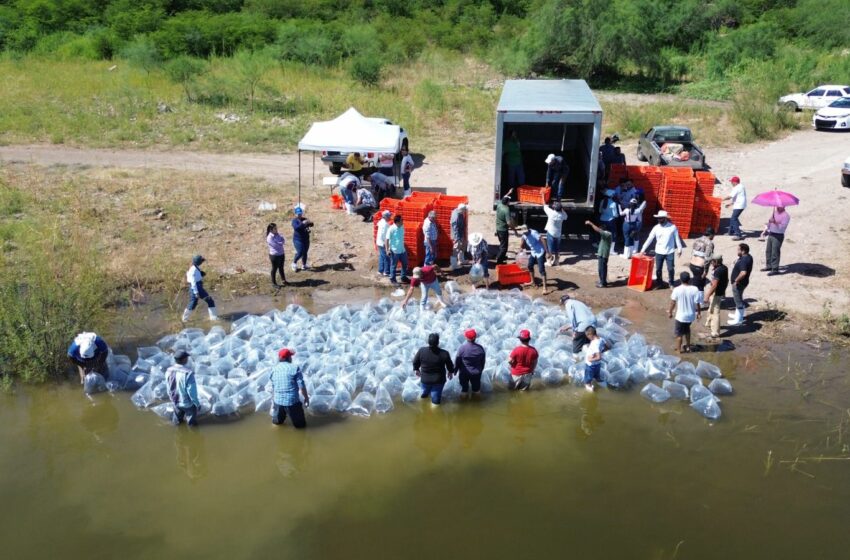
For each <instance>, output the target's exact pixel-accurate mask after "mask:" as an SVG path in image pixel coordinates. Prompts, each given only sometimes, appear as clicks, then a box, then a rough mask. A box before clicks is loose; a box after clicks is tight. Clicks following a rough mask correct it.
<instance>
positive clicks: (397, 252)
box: [386, 214, 410, 284]
mask: <svg viewBox="0 0 850 560" xmlns="http://www.w3.org/2000/svg"><path fill="white" fill-rule="evenodd" d="M386 251H387V253H389V255H390V284H398V282H397V281H396V270H397V267H398V266H399V265H401V281H402V282H404V283H407V282H410V280H409V279H408V277H407V266H408V262H407V249H405V247H404V220H403V219H402V217H401V215H399V214H397V215H396V217H395V218H393V225H391V226H390V227H389V228H387V244H386Z"/></svg>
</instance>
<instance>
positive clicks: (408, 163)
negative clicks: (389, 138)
mask: <svg viewBox="0 0 850 560" xmlns="http://www.w3.org/2000/svg"><path fill="white" fill-rule="evenodd" d="M415 167H416V162H414V161H413V156H411V155H410V153H408V151H407V148H402V149H401V164H400V165H399V168H400V169H401V184H402V185H403V186H404V193H403V196H404V198H407V197H409V196H410V195H411V192H412V189H411V188H410V174H411V173H413V169H414V168H415Z"/></svg>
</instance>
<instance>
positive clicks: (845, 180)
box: [841, 157, 850, 188]
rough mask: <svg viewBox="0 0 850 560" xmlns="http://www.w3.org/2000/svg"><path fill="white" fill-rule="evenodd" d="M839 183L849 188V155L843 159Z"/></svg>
mask: <svg viewBox="0 0 850 560" xmlns="http://www.w3.org/2000/svg"><path fill="white" fill-rule="evenodd" d="M841 185H842V186H845V187H847V188H850V157H849V158H847V159H845V160H844V167H842V168H841Z"/></svg>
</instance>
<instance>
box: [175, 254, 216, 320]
mask: <svg viewBox="0 0 850 560" xmlns="http://www.w3.org/2000/svg"><path fill="white" fill-rule="evenodd" d="M205 261H206V259H205V258H204V257H203V256H201V255H195V256H194V257H192V266H190V267H189V270H187V271H186V282H188V283H189V305H187V306H186V309H184V310H183V322H184V323H185V322H186V321H188V320H189V317H191V316H192V311H194V310H195V308H196V307H197V306H198V300H201V299H202V300H204V301H205V302H206V303H207V310H208V311H209V317H210V321H218V314H217V313H216V309H215V301H214V300H213V298H212V296H210V295H209V294H208V293H207V291H206V290H205V289H204V276H206V274H207V273H206V272H204V271H203V270H201V265H202V264H203V263H204V262H205Z"/></svg>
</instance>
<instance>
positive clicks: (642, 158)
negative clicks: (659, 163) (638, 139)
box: [637, 146, 646, 161]
mask: <svg viewBox="0 0 850 560" xmlns="http://www.w3.org/2000/svg"><path fill="white" fill-rule="evenodd" d="M637 158H638V161H646V156H645V155H643V152H642V151H641V150H640V146H638V149H637Z"/></svg>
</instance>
